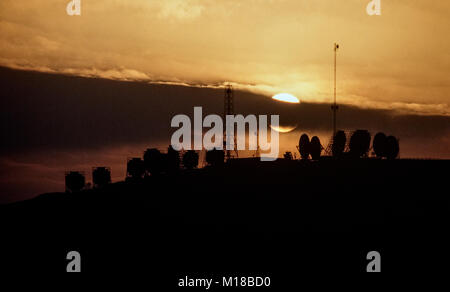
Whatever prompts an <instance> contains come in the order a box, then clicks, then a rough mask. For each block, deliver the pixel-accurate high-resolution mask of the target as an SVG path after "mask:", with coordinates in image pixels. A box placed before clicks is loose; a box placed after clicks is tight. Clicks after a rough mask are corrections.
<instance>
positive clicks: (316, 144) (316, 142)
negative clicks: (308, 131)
mask: <svg viewBox="0 0 450 292" xmlns="http://www.w3.org/2000/svg"><path fill="white" fill-rule="evenodd" d="M309 150H310V152H311V158H312V159H314V160H317V159H319V158H320V154H321V153H322V145H321V144H320V139H319V137H317V136H314V137H312V138H311V142H310V143H309Z"/></svg>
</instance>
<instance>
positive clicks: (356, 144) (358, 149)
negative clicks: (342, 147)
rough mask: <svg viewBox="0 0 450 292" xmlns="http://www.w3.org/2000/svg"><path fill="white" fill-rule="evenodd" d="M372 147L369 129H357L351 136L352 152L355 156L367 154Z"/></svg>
mask: <svg viewBox="0 0 450 292" xmlns="http://www.w3.org/2000/svg"><path fill="white" fill-rule="evenodd" d="M369 148H370V133H369V131H367V130H356V131H355V132H353V135H352V137H351V138H350V154H351V155H352V156H353V157H361V156H365V155H366V154H367V152H368V151H369Z"/></svg>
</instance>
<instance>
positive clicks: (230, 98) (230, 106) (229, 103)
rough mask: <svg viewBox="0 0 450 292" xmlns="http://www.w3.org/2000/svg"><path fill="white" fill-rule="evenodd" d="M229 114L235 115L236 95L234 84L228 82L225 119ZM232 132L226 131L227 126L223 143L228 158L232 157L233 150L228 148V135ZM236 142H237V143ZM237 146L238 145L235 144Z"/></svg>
mask: <svg viewBox="0 0 450 292" xmlns="http://www.w3.org/2000/svg"><path fill="white" fill-rule="evenodd" d="M227 115H234V95H233V86H231V85H230V84H228V85H227V86H226V88H225V99H224V111H223V116H224V117H223V120H224V121H226V118H227ZM229 136H230V133H228V132H227V131H226V127H225V135H223V145H224V148H225V157H226V159H227V160H229V159H230V158H231V150H228V149H227V148H228V147H227V146H228V143H229V142H228V141H229V139H228V137H229ZM235 144H236V143H235ZM235 147H236V145H235Z"/></svg>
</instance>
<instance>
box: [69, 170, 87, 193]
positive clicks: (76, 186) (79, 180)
mask: <svg viewBox="0 0 450 292" xmlns="http://www.w3.org/2000/svg"><path fill="white" fill-rule="evenodd" d="M65 181H66V192H72V193H73V192H79V191H81V190H83V188H84V186H85V184H86V179H85V176H84V174H83V173H82V172H80V171H69V172H66V178H65Z"/></svg>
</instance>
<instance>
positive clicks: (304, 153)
mask: <svg viewBox="0 0 450 292" xmlns="http://www.w3.org/2000/svg"><path fill="white" fill-rule="evenodd" d="M298 151H299V152H300V156H301V157H302V159H308V156H309V151H310V150H309V137H308V135H306V134H303V135H301V136H300V140H299V142H298Z"/></svg>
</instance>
